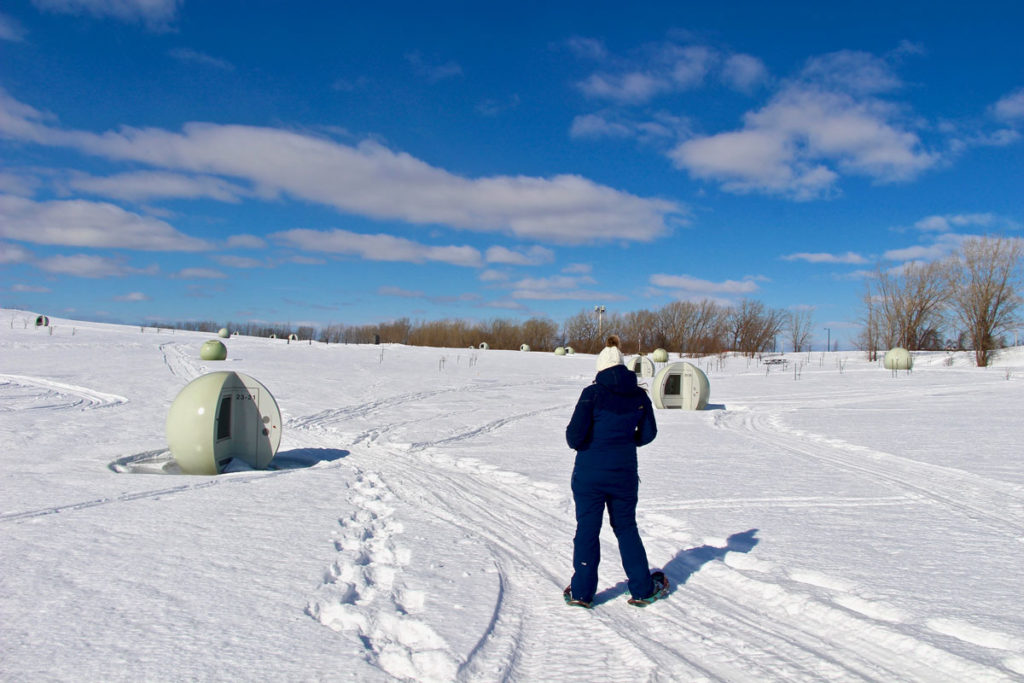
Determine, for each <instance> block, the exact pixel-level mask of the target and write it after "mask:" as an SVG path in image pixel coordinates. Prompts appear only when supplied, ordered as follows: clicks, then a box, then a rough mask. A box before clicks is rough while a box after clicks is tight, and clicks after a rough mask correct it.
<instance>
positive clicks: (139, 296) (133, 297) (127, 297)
mask: <svg viewBox="0 0 1024 683" xmlns="http://www.w3.org/2000/svg"><path fill="white" fill-rule="evenodd" d="M114 301H149V297H148V296H146V295H145V294H143V293H142V292H129V293H128V294H123V295H121V296H115V297H114Z"/></svg>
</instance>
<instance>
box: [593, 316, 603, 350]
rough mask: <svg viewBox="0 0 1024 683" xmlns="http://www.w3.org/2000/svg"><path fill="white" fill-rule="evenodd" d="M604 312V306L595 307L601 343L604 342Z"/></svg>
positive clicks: (598, 335) (598, 336)
mask: <svg viewBox="0 0 1024 683" xmlns="http://www.w3.org/2000/svg"><path fill="white" fill-rule="evenodd" d="M604 310H605V309H604V306H594V312H595V313H597V338H598V340H599V341H601V342H603V341H604ZM603 345H604V344H602V346H603Z"/></svg>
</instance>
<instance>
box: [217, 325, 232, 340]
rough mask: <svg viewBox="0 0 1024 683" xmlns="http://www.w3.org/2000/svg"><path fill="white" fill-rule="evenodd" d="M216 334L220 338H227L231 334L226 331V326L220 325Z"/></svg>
mask: <svg viewBox="0 0 1024 683" xmlns="http://www.w3.org/2000/svg"><path fill="white" fill-rule="evenodd" d="M217 336H218V337H220V338H221V339H227V338H228V337H230V336H231V333H230V332H228V328H226V327H222V328H220V331H218V332H217Z"/></svg>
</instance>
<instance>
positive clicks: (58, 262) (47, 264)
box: [36, 254, 157, 278]
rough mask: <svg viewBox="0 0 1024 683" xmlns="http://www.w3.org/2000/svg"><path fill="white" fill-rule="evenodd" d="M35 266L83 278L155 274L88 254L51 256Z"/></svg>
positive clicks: (117, 261) (154, 270)
mask: <svg viewBox="0 0 1024 683" xmlns="http://www.w3.org/2000/svg"><path fill="white" fill-rule="evenodd" d="M36 265H37V266H38V267H39V268H41V269H42V270H45V271H47V272H49V273H57V274H60V275H72V276H74V277H85V278H104V277H123V276H126V275H139V274H146V275H154V274H156V272H157V271H156V269H155V268H146V269H139V268H132V267H130V266H127V265H125V263H124V262H123V261H120V260H117V259H112V258H107V257H104V256H92V255H89V254H75V255H74V256H53V257H50V258H47V259H43V260H42V261H38V262H37V263H36Z"/></svg>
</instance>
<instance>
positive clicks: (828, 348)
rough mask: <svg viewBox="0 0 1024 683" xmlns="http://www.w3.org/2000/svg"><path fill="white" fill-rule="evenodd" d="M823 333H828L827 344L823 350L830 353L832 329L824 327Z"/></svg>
mask: <svg viewBox="0 0 1024 683" xmlns="http://www.w3.org/2000/svg"><path fill="white" fill-rule="evenodd" d="M825 331H826V332H828V342H827V345H826V346H825V350H826V351H831V350H832V328H831V327H826V328H825Z"/></svg>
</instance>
